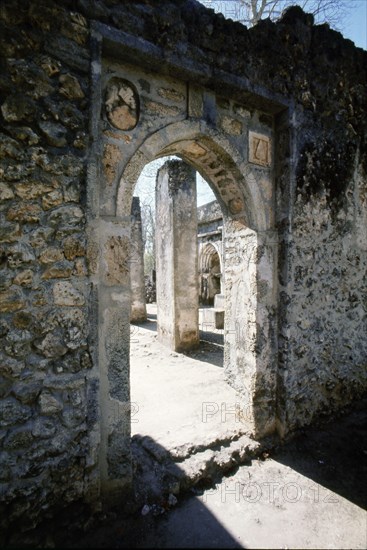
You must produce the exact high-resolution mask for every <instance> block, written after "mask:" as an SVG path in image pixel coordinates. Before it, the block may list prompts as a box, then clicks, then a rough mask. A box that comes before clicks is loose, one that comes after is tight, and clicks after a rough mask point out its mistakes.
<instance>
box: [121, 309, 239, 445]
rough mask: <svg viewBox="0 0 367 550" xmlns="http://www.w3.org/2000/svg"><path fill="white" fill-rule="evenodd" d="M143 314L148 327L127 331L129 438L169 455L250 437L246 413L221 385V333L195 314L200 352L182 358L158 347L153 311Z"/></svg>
mask: <svg viewBox="0 0 367 550" xmlns="http://www.w3.org/2000/svg"><path fill="white" fill-rule="evenodd" d="M147 309H148V321H147V322H146V323H143V324H140V325H132V326H131V343H130V346H131V347H130V358H131V359H130V361H131V367H130V388H131V401H132V408H133V413H132V424H131V429H132V435H135V434H140V435H148V436H150V437H152V438H153V439H154V440H155V441H156V442H157V443H158V444H160V445H162V446H163V447H165V448H166V449H168V450H171V449H172V448H175V447H179V446H180V445H186V444H187V443H190V444H191V445H195V444H202V443H203V442H204V441H210V440H213V439H214V438H219V437H221V438H224V437H228V436H229V435H234V434H239V433H249V432H250V428H249V425H248V424H246V410H245V411H243V410H242V409H241V408H240V404H241V400H240V398H239V397H238V395H237V394H236V392H235V390H234V389H233V388H231V387H230V386H229V385H228V384H227V383H226V382H225V378H224V370H223V334H222V333H223V331H222V330H216V329H215V328H214V327H213V326H210V317H209V315H208V314H209V313H210V310H209V309H201V310H200V315H199V326H200V328H201V329H206V330H201V331H200V336H201V344H200V347H199V349H197V350H193V351H190V352H187V353H185V354H184V353H176V352H173V351H171V350H170V349H168V348H167V347H165V346H164V345H162V344H160V343H159V342H158V341H157V321H156V319H157V308H156V305H155V304H148V307H147ZM205 315H206V317H205ZM243 413H244V414H243Z"/></svg>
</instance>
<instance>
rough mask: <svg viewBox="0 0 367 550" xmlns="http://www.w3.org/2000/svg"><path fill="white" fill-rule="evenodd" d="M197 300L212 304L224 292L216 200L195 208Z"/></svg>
mask: <svg viewBox="0 0 367 550" xmlns="http://www.w3.org/2000/svg"><path fill="white" fill-rule="evenodd" d="M197 217H198V274H199V300H200V303H201V304H204V305H206V304H207V305H214V297H215V296H216V295H217V294H224V278H223V263H224V262H223V238H222V232H223V215H222V212H221V209H220V205H219V202H218V201H212V202H210V203H208V204H204V205H203V206H200V207H199V208H198V209H197Z"/></svg>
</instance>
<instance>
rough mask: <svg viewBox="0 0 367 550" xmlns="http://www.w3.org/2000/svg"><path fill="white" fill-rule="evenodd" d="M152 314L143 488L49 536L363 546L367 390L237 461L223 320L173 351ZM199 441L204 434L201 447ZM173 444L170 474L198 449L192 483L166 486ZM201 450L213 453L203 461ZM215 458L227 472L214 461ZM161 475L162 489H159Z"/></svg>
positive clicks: (114, 541) (143, 383) (140, 335)
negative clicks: (81, 527)
mask: <svg viewBox="0 0 367 550" xmlns="http://www.w3.org/2000/svg"><path fill="white" fill-rule="evenodd" d="M149 319H150V320H149V322H148V323H147V324H146V325H145V326H143V325H140V326H135V327H132V354H131V355H132V376H131V377H132V401H133V402H135V403H136V404H137V407H136V410H135V416H134V417H133V420H134V418H135V420H137V422H133V424H132V430H133V434H134V437H133V442H134V445H135V447H136V449H135V451H136V452H137V453H138V454H137V456H136V457H135V459H136V460H137V461H138V462H140V464H138V465H137V467H136V472H135V477H136V486H135V490H136V496H137V497H138V498H137V499H136V501H135V502H130V503H128V504H127V505H126V504H125V506H124V507H121V510H115V511H114V512H112V513H109V514H108V515H105V516H103V517H100V518H99V519H98V521H94V522H89V523H88V526H89V530H88V531H87V532H86V533H84V534H83V535H82V534H81V533H79V534H74V535H73V536H72V538H70V537H69V539H68V540H67V541H65V538H64V539H62V542H61V539H58V538H57V537H54V538H53V539H52V543H53V544H55V545H56V547H57V546H58V545H59V542H60V546H64V547H69V548H77V547H84V548H98V547H102V548H128V547H131V548H366V547H367V514H366V509H367V492H366V487H367V411H366V400H365V401H363V402H359V403H358V404H355V407H354V409H349V411H344V414H341V415H340V416H339V417H337V418H334V419H323V420H320V422H319V423H318V424H317V425H314V426H313V427H312V428H309V429H305V430H304V431H303V432H300V433H298V434H296V436H294V437H293V439H292V440H290V441H288V442H287V443H286V444H283V445H282V446H279V445H278V446H277V445H274V443H272V445H269V448H267V449H266V448H264V446H262V447H261V446H260V447H259V446H258V447H256V445H255V447H254V448H255V451H254V452H253V454H252V455H251V453H250V454H247V455H246V453H245V455H244V457H245V459H244V462H245V464H238V463H237V464H236V463H233V465H232V466H230V464H231V462H230V461H229V462H228V460H227V462H225V460H224V459H223V449H224V448H225V449H224V450H226V451H228V449H229V448H230V445H229V446H228V441H232V440H233V442H234V443H236V441H237V442H240V441H242V440H241V433H245V434H246V433H247V432H246V430H247V427H246V422H245V421H244V422H242V421H241V422H240V423H239V422H238V421H237V420H236V417H235V415H233V414H232V415H224V420H225V421H224V422H223V421H222V420H223V417H222V416H221V414H218V411H217V408H216V406H215V405H218V406H219V410H220V408H221V404H222V403H226V404H227V405H228V404H229V403H233V402H236V399H237V396H236V394H235V392H233V391H232V390H231V389H230V388H228V387H226V386H225V383H224V381H223V370H222V353H223V351H222V346H221V339H220V331H213V332H212V334H209V333H202V337H203V338H204V339H205V340H206V342H204V343H203V344H202V345H201V348H199V349H198V350H196V351H195V352H192V353H190V354H187V355H183V354H176V353H173V352H170V351H169V350H167V349H166V348H163V347H162V346H160V344H159V343H158V342H157V340H156V337H155V320H156V319H155V313H154V309H152V308H150V310H149ZM134 340H135V341H134ZM203 402H205V403H212V404H213V405H212V407H211V408H208V407H206V409H205V413H207V422H203V408H202V403H203ZM228 410H229V408H228ZM208 413H211V416H210V414H208ZM220 419H221V420H220ZM236 430H237V432H239V433H237V435H236ZM238 437H239V439H236V438H238ZM242 437H247V435H245V436H242ZM188 438H189V439H188ZM226 438H227V439H226ZM228 438H229V440H228ZM212 440H215V441H216V443H215V444H211V443H210V442H211V441H212ZM200 441H202V442H203V441H205V442H206V443H202V445H201V447H200ZM195 442H196V443H195ZM223 442H226V443H223ZM188 443H191V446H190V445H188ZM134 445H133V447H134ZM143 447H144V448H143ZM218 448H220V449H221V450H220V452H219V451H218V450H217V449H218ZM246 449H247V451H248V449H249V447H248V446H247V447H246ZM247 451H246V452H247ZM142 452H145V453H146V454H145V455H144V456H143V455H141V454H140V455H139V453H142ZM218 452H219V455H218ZM170 453H172V455H174V456H176V455H177V456H178V455H180V453H181V455H180V456H178V458H177V457H176V462H175V464H174V467H175V472H174V475H173V478H172V479H177V480H178V479H180V470H185V467H186V466H187V462H188V461H190V460H192V458H194V459H196V461H197V464H198V465H197V467H196V470H195V468H191V470H190V469H188V468H187V467H186V470H185V475H186V476H187V475H188V477H190V476H191V477H192V480H191V481H192V483H191V486H187V488H186V491H179V490H176V489H177V487H176V488H175V485H174V484H173V485H172V484H171V485H170V487H171V489H170V490H171V492H169V491H167V490H166V491H165V492H163V493H160V492H159V482H162V480H163V479H165V477H166V476H167V471H164V469H163V470H162V468H163V466H164V465H166V467H167V468H168V469H169V468H170V467H171V466H172V464H168V466H167V461H166V459H167V456H168V455H170ZM175 453H176V454H175ZM210 453H212V454H210ZM215 453H217V455H216V454H215ZM236 453H237V454H236V456H237V457H238V456H239V455H238V449H237V450H236ZM227 454H228V452H227ZM199 455H203V456H205V457H206V458H205V460H201V462H200V461H199V462H198V459H197V456H199ZM218 456H219V458H218ZM249 457H250V458H249ZM215 458H216V460H217V465H218V464H219V466H220V465H221V464H222V467H223V469H224V470H225V476H223V475H220V473H218V468H217V469H210V468H211V467H212V464H213V462H214V461H215V460H214V459H215ZM221 460H222V463H221ZM165 461H166V462H165ZM205 468H206V469H207V470H205ZM171 471H172V469H171ZM205 471H206V472H207V475H204V474H203V472H205ZM188 472H189V474H188ZM198 472H199V474H200V472H201V474H203V475H202V476H201V477H200V475H199V474H198ZM195 476H196V477H195ZM139 479H140V482H139V481H137V480H139ZM172 479H171V481H172ZM154 484H156V489H157V490H156V492H154V491H153V492H150V490H149V486H150V485H154ZM177 484H179V483H177ZM177 484H176V485H177ZM161 488H162V487H161ZM166 489H167V488H166ZM144 491H146V492H144Z"/></svg>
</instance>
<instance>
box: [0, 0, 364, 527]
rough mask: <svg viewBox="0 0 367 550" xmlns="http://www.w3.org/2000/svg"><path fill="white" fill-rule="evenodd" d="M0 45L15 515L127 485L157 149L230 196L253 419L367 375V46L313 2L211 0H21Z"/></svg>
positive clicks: (240, 375)
mask: <svg viewBox="0 0 367 550" xmlns="http://www.w3.org/2000/svg"><path fill="white" fill-rule="evenodd" d="M0 56H1V73H0V126H1V134H0V205H1V211H0V216H1V225H0V247H1V255H0V257H1V270H0V285H1V289H0V312H1V325H0V328H1V330H0V332H1V352H0V358H1V373H0V376H1V378H0V388H1V408H0V419H1V431H0V440H1V465H0V475H1V507H0V510H1V529H2V530H5V529H6V528H7V527H8V526H9V525H11V526H13V532H16V531H17V530H19V531H25V530H27V529H30V528H32V527H33V526H34V525H35V524H36V523H37V522H38V521H39V520H40V519H41V518H42V517H46V516H47V514H49V513H50V514H51V513H55V510H58V509H60V508H63V507H65V506H68V505H69V504H71V503H75V502H85V503H89V504H91V505H93V506H94V505H98V503H100V502H101V501H102V502H104V503H109V502H114V501H115V502H116V501H119V499H121V498H122V495H123V494H124V492H125V491H128V490H129V487H130V485H131V480H132V467H131V453H130V405H129V395H130V390H129V321H130V307H131V295H130V259H129V258H130V256H129V254H130V253H129V249H130V232H131V206H132V197H133V192H134V186H135V183H136V181H137V178H138V176H139V174H140V172H141V171H142V169H143V167H144V166H145V164H147V163H148V162H150V161H151V160H153V159H155V158H157V157H160V156H166V155H177V156H179V157H181V158H183V159H184V160H185V161H187V162H188V163H189V164H191V165H192V166H193V167H194V168H195V169H196V170H198V171H199V172H200V173H201V174H202V175H203V176H204V177H205V179H206V180H207V181H208V182H210V184H211V186H212V188H213V191H214V193H215V195H216V198H217V200H218V202H219V204H220V207H221V210H222V214H223V246H224V257H225V265H224V267H223V273H224V274H225V318H226V326H225V329H224V340H225V343H224V346H225V353H224V357H225V362H224V370H225V373H226V377H227V380H228V383H229V384H231V385H232V386H234V387H235V388H236V389H237V390H238V391H239V392H240V393H241V395H242V396H243V400H244V402H246V406H247V409H248V410H249V415H250V420H251V423H252V429H253V434H254V436H255V437H262V436H264V435H266V434H270V433H275V432H277V433H279V434H280V435H281V436H284V435H285V434H287V433H289V432H291V431H292V430H295V429H296V428H297V427H300V426H304V425H307V424H309V423H310V422H312V420H313V419H315V418H317V416H318V415H320V414H321V413H331V412H333V411H336V410H338V409H340V408H341V407H343V406H344V405H346V404H347V403H350V402H352V401H354V400H356V399H357V398H358V397H359V396H361V395H362V394H363V392H365V390H366V381H367V374H366V361H367V359H366V355H367V340H366V329H367V326H366V324H367V321H366V306H367V303H366V266H367V237H366V221H367V205H366V201H367V181H366V174H367V160H366V159H367V156H366V152H367V146H366V136H367V132H366V130H367V122H366V120H367V119H366V105H367V86H366V84H367V77H366V67H367V53H366V52H365V51H363V50H361V49H358V48H355V47H354V45H353V43H352V42H350V41H348V40H345V39H344V38H343V37H342V36H341V35H340V34H339V33H337V32H335V31H332V30H330V29H329V28H328V27H327V26H326V25H320V26H316V25H314V24H313V18H312V16H310V15H306V14H304V13H303V12H302V11H301V10H300V9H299V8H293V9H290V10H289V11H288V12H287V13H286V14H285V15H284V17H283V18H282V19H281V20H280V21H279V22H277V23H276V24H275V23H272V22H270V21H268V20H266V21H261V22H260V23H259V24H258V25H257V26H256V27H254V28H252V29H250V30H247V29H246V28H245V27H243V26H242V25H241V24H239V23H234V22H232V21H230V20H225V19H224V17H223V16H221V15H215V14H214V13H213V12H212V11H211V10H207V9H206V8H204V7H203V6H201V5H199V4H198V3H196V2H195V1H194V0H162V1H161V2H157V3H155V2H149V1H148V0H138V1H136V2H121V1H119V0H95V1H92V0H79V1H78V2H75V3H74V2H69V1H67V0H59V1H58V2H56V1H53V0H47V1H46V0H4V1H3V2H2V3H1V7H0ZM15 526H17V529H15Z"/></svg>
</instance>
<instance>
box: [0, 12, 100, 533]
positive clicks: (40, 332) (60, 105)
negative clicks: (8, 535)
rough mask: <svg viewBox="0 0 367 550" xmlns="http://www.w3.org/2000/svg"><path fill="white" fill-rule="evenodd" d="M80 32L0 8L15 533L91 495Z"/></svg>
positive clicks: (0, 148)
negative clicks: (17, 526) (18, 523)
mask: <svg viewBox="0 0 367 550" xmlns="http://www.w3.org/2000/svg"><path fill="white" fill-rule="evenodd" d="M88 34H89V33H88V23H87V21H86V20H85V19H84V18H83V17H82V16H81V15H80V14H77V13H74V14H73V15H70V14H69V13H67V12H66V11H65V9H64V8H62V7H57V6H56V4H55V5H53V4H52V3H46V5H42V4H39V3H38V4H36V3H28V2H19V3H17V2H5V3H4V2H2V3H1V7H0V58H1V62H0V63H1V68H0V126H1V128H0V257H1V266H0V315H1V347H0V395H1V406H0V426H1V428H0V442H1V454H0V477H1V480H0V483H1V485H0V492H1V505H0V524H1V526H2V527H4V524H7V523H9V522H12V521H15V520H17V519H19V518H20V529H19V531H22V530H26V529H29V528H30V527H32V526H33V525H34V523H35V521H36V519H38V518H39V516H40V515H41V511H42V515H45V514H47V510H48V509H58V508H62V507H64V506H65V505H67V504H69V503H70V502H73V501H76V500H78V499H81V498H88V497H87V493H88V491H89V490H90V491H91V493H93V491H94V489H93V487H94V484H93V482H92V480H91V479H90V480H89V482H90V483H88V470H89V469H90V467H91V466H92V464H93V460H94V459H93V457H92V452H91V449H92V446H91V443H90V442H91V438H93V433H94V432H93V426H94V423H95V420H96V414H95V412H94V411H95V409H96V408H97V397H96V395H97V394H96V392H95V390H96V385H95V384H96V383H97V382H94V381H93V374H92V371H91V369H92V360H91V355H90V344H91V342H92V340H93V335H92V334H91V333H90V331H89V328H88V318H89V315H90V313H91V310H90V306H89V305H88V300H89V294H90V285H89V283H88V277H87V269H88V268H87V265H86V235H85V208H84V207H85V191H86V186H85V159H86V155H87V147H88V124H89V109H88V107H89V99H88V97H89V63H88V58H89V53H88ZM88 405H90V408H88ZM88 486H89V488H88ZM15 532H16V531H15ZM2 540H4V539H2Z"/></svg>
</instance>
